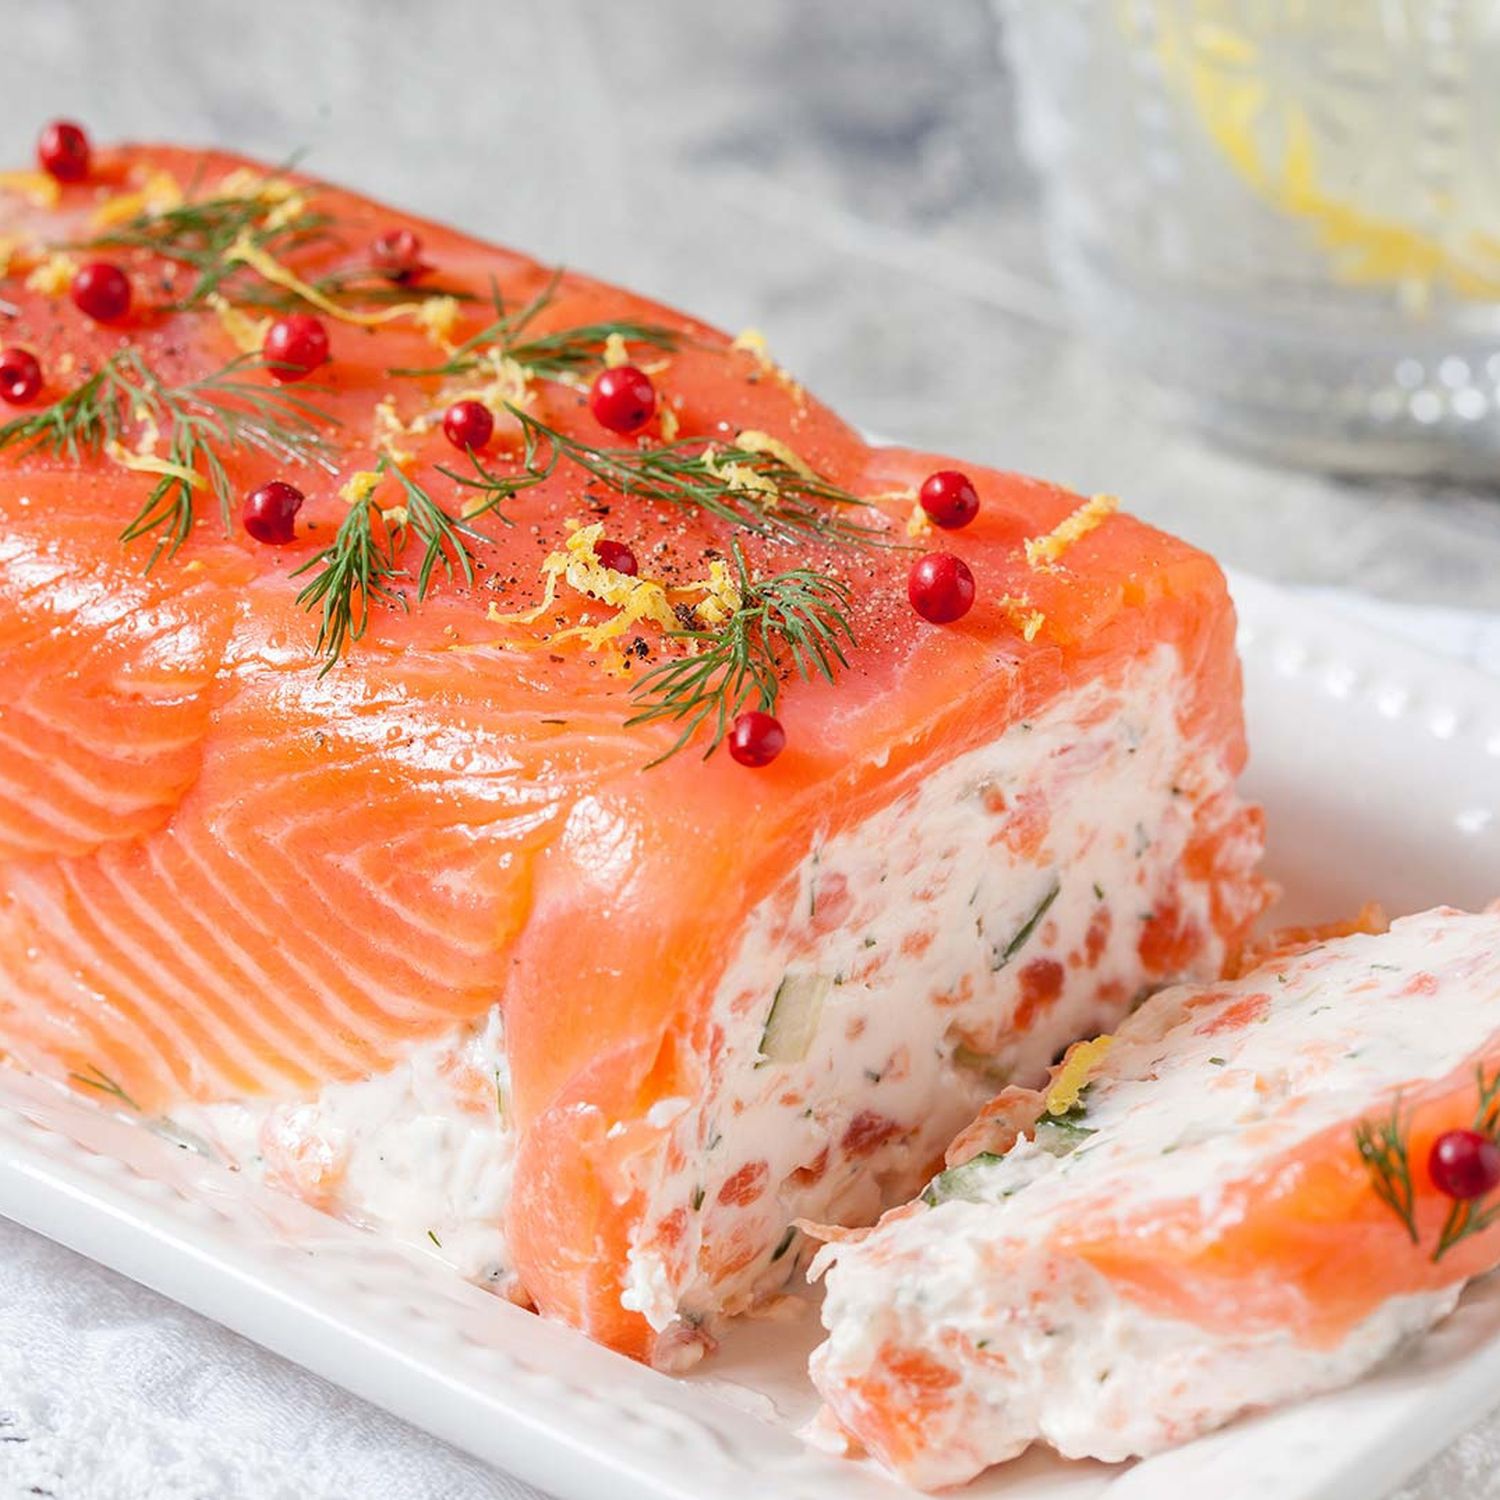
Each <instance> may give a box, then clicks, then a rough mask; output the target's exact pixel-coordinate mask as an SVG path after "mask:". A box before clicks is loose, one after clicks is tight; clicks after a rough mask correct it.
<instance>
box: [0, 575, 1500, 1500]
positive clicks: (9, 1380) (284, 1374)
mask: <svg viewBox="0 0 1500 1500" xmlns="http://www.w3.org/2000/svg"><path fill="white" fill-rule="evenodd" d="M1320 597H1321V598H1322V599H1323V602H1325V603H1335V604H1337V605H1338V606H1339V607H1341V608H1345V609H1347V610H1348V611H1349V612H1351V613H1353V614H1356V615H1358V616H1359V617H1360V618H1362V619H1364V620H1366V621H1368V622H1369V623H1371V624H1375V625H1378V626H1382V627H1384V628H1386V629H1388V630H1392V631H1394V632H1396V633H1399V634H1401V635H1405V636H1408V637H1410V638H1412V639H1414V640H1417V641H1419V642H1421V643H1423V644H1425V645H1428V646H1431V647H1436V648H1438V649H1441V650H1444V651H1447V652H1448V653H1450V654H1452V655H1456V656H1462V657H1463V658H1465V659H1467V660H1468V661H1470V662H1472V663H1473V664H1475V665H1478V666H1482V667H1486V668H1488V669H1489V670H1491V671H1494V672H1496V673H1497V674H1500V617H1480V616H1475V615H1468V614H1460V613H1458V612H1455V611H1450V610H1443V609H1425V608H1424V609H1416V608H1407V607H1404V606H1401V607H1398V606H1392V605H1384V604H1380V603H1376V602H1373V601H1369V600H1355V599H1349V598H1347V597H1346V596H1337V595H1326V594H1325V595H1322V596H1320ZM1458 1494H1461V1495H1463V1496H1464V1497H1465V1500H1500V1417H1496V1418H1491V1419H1490V1420H1489V1421H1488V1422H1487V1423H1485V1424H1483V1425H1482V1426H1481V1427H1480V1428H1478V1429H1476V1430H1475V1431H1474V1432H1472V1433H1470V1434H1469V1435H1468V1436H1466V1437H1465V1438H1463V1439H1462V1440H1460V1441H1459V1442H1458V1443H1456V1444H1455V1445H1454V1446H1453V1447H1452V1448H1451V1449H1450V1450H1449V1451H1448V1452H1447V1453H1445V1454H1443V1455H1442V1456H1441V1457H1440V1458H1439V1459H1437V1460H1436V1461H1435V1462H1434V1463H1432V1464H1431V1465H1430V1466H1429V1467H1428V1468H1427V1469H1426V1470H1425V1471H1424V1473H1423V1474H1422V1475H1420V1476H1419V1477H1418V1479H1417V1480H1416V1481H1415V1482H1414V1483H1412V1484H1411V1485H1409V1486H1407V1487H1406V1488H1405V1489H1403V1490H1402V1491H1401V1492H1400V1495H1399V1497H1394V1500H1441V1497H1447V1496H1449V1495H1458ZM31 1496H42V1497H49V1496H50V1497H54V1500H536V1497H537V1492H536V1491H534V1490H532V1489H530V1488H528V1487H527V1486H525V1485H522V1484H520V1483H518V1482H517V1481H515V1480H513V1479H508V1478H506V1477H505V1476H503V1475H499V1474H496V1473H494V1472H493V1471H492V1470H490V1469H488V1468H486V1467H485V1466H484V1465H482V1464H480V1463H478V1462H476V1461H475V1460H473V1459H470V1458H468V1457H466V1456H465V1455H463V1454H461V1453H459V1452H457V1451H456V1450H454V1449H452V1448H450V1447H448V1446H446V1445H445V1444H443V1443H440V1442H438V1441H436V1440H435V1439H433V1438H429V1437H427V1436H425V1435H424V1434H422V1433H420V1432H418V1431H416V1430H415V1429H414V1428H411V1427H409V1426H407V1425H406V1424H405V1423H404V1422H400V1421H397V1420H396V1419H395V1418H394V1417H390V1416H387V1415H386V1414H385V1413H384V1412H381V1411H378V1410H376V1409H375V1408H374V1407H372V1406H369V1405H367V1404H366V1403H365V1402H363V1401H360V1400H357V1399H356V1398H355V1397H353V1396H350V1395H347V1394H345V1393H344V1392H342V1391H340V1390H338V1389H337V1388H335V1387H333V1386H331V1385H329V1384H327V1383H326V1382H325V1381H323V1380H320V1379H318V1378H317V1377H316V1376H313V1375H309V1374H308V1373H306V1372H305V1371H303V1370H299V1369H297V1368H296V1367H294V1366H292V1365H290V1364H288V1363H287V1362H286V1361H285V1360H282V1359H279V1358H277V1357H276V1356H274V1355H271V1354H267V1353H265V1352H264V1351H263V1350H261V1349H259V1348H257V1347H256V1346H255V1345H253V1344H251V1343H249V1342H248V1341H247V1340H245V1339H242V1338H240V1337H238V1336H237V1335H235V1334H232V1333H229V1332H228V1331H226V1330H225V1329H222V1328H219V1327H217V1326H216V1325H214V1324H212V1323H210V1322H208V1321H207V1320H205V1319H203V1318H200V1317H198V1316H197V1315H196V1314H193V1313H190V1312H188V1311H186V1310H185V1309H183V1308H181V1307H178V1306H176V1305H175V1304H173V1303H171V1302H168V1301H167V1300H165V1299H164V1298H162V1297H159V1296H157V1295H156V1294H155V1293H154V1292H149V1291H147V1290H145V1289H144V1288H143V1287H139V1286H136V1285H134V1284H133V1283H131V1282H128V1281H126V1280H124V1279H123V1278H122V1277H119V1276H116V1275H115V1274H113V1273H112V1272H110V1271H106V1270H104V1269H103V1268H102V1267H99V1266H96V1265H93V1264H91V1263H90V1262H88V1261H86V1260H83V1259H81V1258H80V1257H79V1256H77V1255H74V1254H73V1253H72V1252H71V1251H68V1250H64V1249H63V1248H62V1247H61V1246H58V1245H54V1244H51V1243H50V1242H48V1241H47V1240H44V1239H42V1238H40V1237H39V1236H37V1235H34V1234H31V1233H29V1232H28V1231H26V1230H23V1229H20V1228H18V1227H17V1226H15V1225H13V1224H8V1223H6V1222H4V1221H3V1220H0V1500H12V1497H14V1500H22V1497H31ZM601 1500H603V1497H601Z"/></svg>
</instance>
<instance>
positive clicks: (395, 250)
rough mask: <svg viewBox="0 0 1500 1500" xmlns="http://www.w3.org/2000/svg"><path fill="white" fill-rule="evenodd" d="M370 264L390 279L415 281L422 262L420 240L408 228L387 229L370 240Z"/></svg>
mask: <svg viewBox="0 0 1500 1500" xmlns="http://www.w3.org/2000/svg"><path fill="white" fill-rule="evenodd" d="M370 264H371V265H372V266H374V267H375V269H376V270H377V271H379V272H380V274H381V275H382V276H387V277H389V278H390V279H391V280H392V281H415V280H416V279H417V277H419V276H420V275H421V274H422V272H423V271H425V270H427V269H428V267H426V266H424V265H423V264H422V241H421V240H420V239H419V238H418V237H417V236H416V235H415V234H413V233H412V231H411V230H410V229H389V230H387V231H386V232H385V233H384V234H383V235H381V236H380V237H379V238H378V239H375V240H372V241H371V242H370Z"/></svg>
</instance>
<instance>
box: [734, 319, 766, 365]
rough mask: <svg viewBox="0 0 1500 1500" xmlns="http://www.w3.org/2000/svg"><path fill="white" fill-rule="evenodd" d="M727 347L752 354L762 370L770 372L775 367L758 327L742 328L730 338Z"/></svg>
mask: <svg viewBox="0 0 1500 1500" xmlns="http://www.w3.org/2000/svg"><path fill="white" fill-rule="evenodd" d="M729 347H730V348H731V349H738V350H740V351H742V352H743V353H745V354H753V355H754V356H755V360H756V363H757V364H759V365H760V367H761V369H762V370H765V371H767V372H770V371H771V370H774V369H775V368H776V364H775V361H773V360H772V358H771V353H770V350H769V349H768V348H767V347H766V336H765V334H763V333H762V332H761V331H760V329H758V328H742V329H741V330H740V331H739V332H738V333H737V334H735V336H734V337H733V339H731V340H730V342H729Z"/></svg>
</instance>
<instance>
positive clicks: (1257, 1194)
mask: <svg viewBox="0 0 1500 1500" xmlns="http://www.w3.org/2000/svg"><path fill="white" fill-rule="evenodd" d="M1357 925H1359V926H1364V925H1370V926H1374V925H1378V923H1377V922H1375V921H1373V920H1371V919H1369V918H1366V919H1364V920H1362V922H1361V923H1360V924H1357ZM1497 1132H1500V906H1496V907H1492V908H1491V909H1490V910H1489V911H1487V912H1483V913H1478V914H1471V913H1466V912H1460V911H1455V910H1453V909H1451V908H1440V909H1437V910H1434V911H1430V912H1426V913H1423V914H1422V915H1420V916H1414V917H1407V918H1404V919H1402V920H1400V921H1397V922H1396V923H1394V925H1393V926H1392V927H1391V929H1390V931H1389V932H1387V933H1378V932H1377V933H1369V932H1358V931H1356V932H1355V933H1354V934H1352V935H1349V936H1342V937H1333V938H1328V939H1324V940H1318V939H1317V938H1316V937H1315V936H1310V937H1304V938H1303V939H1302V940H1300V941H1294V942H1292V943H1291V944H1289V945H1285V944H1284V945H1279V946H1278V947H1277V948H1275V949H1273V951H1271V952H1270V953H1268V954H1267V955H1266V957H1265V958H1264V959H1263V960H1262V961H1261V962H1260V963H1259V964H1257V965H1256V966H1255V967H1253V968H1251V969H1250V970H1249V971H1248V972H1247V973H1245V974H1243V975H1242V976H1241V977H1240V978H1238V979H1236V980H1234V981H1231V982H1225V983H1220V984H1215V985H1210V986H1208V987H1206V988H1199V987H1193V986H1181V987H1175V988H1172V989H1169V990H1165V991H1163V992H1161V993H1159V994H1157V995H1156V996H1155V997H1153V998H1152V999H1150V1000H1148V1001H1147V1002H1146V1004H1145V1005H1144V1006H1142V1007H1141V1009H1140V1010H1139V1011H1137V1012H1136V1013H1135V1014H1134V1015H1133V1016H1131V1017H1130V1018H1129V1019H1128V1020H1127V1021H1126V1022H1125V1023H1124V1024H1123V1025H1122V1026H1121V1027H1120V1028H1119V1030H1118V1031H1116V1032H1115V1033H1114V1034H1113V1036H1104V1037H1101V1038H1098V1039H1096V1040H1093V1041H1086V1042H1080V1043H1078V1044H1076V1045H1075V1046H1074V1047H1073V1048H1071V1049H1070V1050H1069V1052H1068V1054H1067V1056H1066V1057H1065V1058H1064V1060H1063V1061H1062V1063H1061V1064H1060V1065H1059V1066H1058V1068H1057V1069H1056V1070H1055V1071H1054V1073H1053V1075H1052V1081H1051V1085H1050V1087H1049V1088H1048V1089H1047V1090H1046V1091H1032V1090H1025V1089H1015V1088H1012V1089H1007V1090H1006V1091H1005V1092H1003V1093H1002V1094H1000V1095H999V1096H998V1097H997V1098H996V1099H995V1100H994V1101H993V1102H992V1103H991V1104H990V1105H989V1106H987V1107H986V1109H985V1111H984V1112H983V1113H982V1114H981V1115H980V1117H979V1119H978V1120H977V1121H976V1123H975V1124H974V1125H973V1126H972V1127H971V1128H970V1129H969V1130H968V1131H966V1132H964V1134H963V1135H962V1136H961V1137H960V1138H959V1140H957V1141H956V1142H955V1144H954V1147H953V1149H952V1150H951V1151H950V1153H949V1157H948V1162H949V1165H948V1168H947V1170H945V1171H944V1172H942V1173H941V1174H940V1175H938V1176H937V1177H935V1178H934V1179H933V1181H932V1182H931V1183H930V1184H929V1185H928V1187H927V1189H926V1190H925V1191H924V1192H923V1194H922V1195H921V1197H920V1198H918V1199H916V1200H915V1201H914V1202H912V1203H910V1204H907V1205H906V1206H905V1207H903V1208H899V1209H895V1210H893V1211H892V1212H891V1213H890V1214H888V1215H887V1216H886V1217H885V1218H884V1219H883V1220H882V1222H881V1224H880V1225H879V1227H877V1228H876V1229H874V1230H873V1231H868V1232H866V1233H865V1234H864V1235H863V1236H862V1237H861V1235H860V1234H859V1233H858V1232H855V1233H854V1234H852V1235H850V1236H849V1237H847V1238H843V1242H841V1243H833V1244H829V1245H828V1246H826V1247H825V1248H824V1250H823V1251H822V1252H821V1255H820V1259H819V1261H818V1262H817V1263H816V1270H818V1271H822V1270H827V1272H828V1276H827V1280H828V1296H827V1300H826V1302H825V1304H824V1313H823V1316H824V1321H825V1323H826V1325H827V1327H828V1331H829V1336H828V1339H827V1341H826V1342H825V1343H824V1344H823V1345H822V1346H821V1347H820V1348H819V1349H818V1350H817V1351H816V1352H815V1353H814V1355H813V1358H812V1373H813V1379H814V1380H815V1382H816V1383H817V1385H818V1387H819V1389H820V1390H821V1392H822V1393H823V1396H824V1397H825V1399H826V1401H827V1403H828V1412H829V1413H830V1414H831V1418H832V1420H833V1421H834V1422H835V1423H836V1424H837V1425H838V1426H839V1427H841V1428H842V1429H843V1430H844V1431H845V1432H846V1433H849V1434H852V1435H853V1436H854V1437H855V1438H857V1439H858V1441H859V1442H860V1443H862V1444H863V1445H864V1446H865V1447H867V1448H868V1449H869V1450H870V1451H871V1452H872V1453H874V1454H875V1456H876V1457H878V1458H879V1459H880V1460H881V1461H882V1462H883V1463H885V1464H886V1465H888V1466H889V1467H890V1468H891V1469H893V1470H895V1471H896V1472H897V1473H898V1474H900V1475H901V1476H902V1477H903V1478H905V1479H906V1480H907V1481H908V1482H910V1483H912V1484H915V1485H918V1486H920V1487H922V1488H924V1489H933V1488H938V1487H941V1486H945V1485H952V1484H959V1483H962V1482H963V1481H965V1480H967V1479H969V1478H972V1477H973V1476H974V1475H975V1474H977V1473H979V1472H980V1471H981V1470H982V1469H984V1468H985V1467H987V1466H988V1465H990V1464H994V1463H998V1462H1000V1461H1002V1460H1004V1459H1007V1458H1011V1457H1014V1456H1015V1455H1016V1454H1018V1453H1020V1452H1021V1451H1022V1450H1023V1449H1024V1448H1026V1447H1027V1446H1028V1445H1029V1444H1031V1443H1033V1442H1043V1443H1047V1444H1049V1445H1050V1446H1052V1447H1053V1448H1055V1449H1057V1451H1058V1452H1060V1453H1062V1454H1064V1455H1065V1456H1067V1457H1071V1458H1081V1457H1094V1458H1103V1459H1123V1458H1128V1457H1131V1456H1134V1455H1142V1454H1150V1453H1153V1452H1156V1451H1157V1450H1159V1449H1162V1448H1164V1447H1167V1446H1169V1445H1172V1444H1175V1443H1180V1442H1183V1441H1185V1440H1186V1439H1188V1438H1191V1437H1194V1436H1196V1435H1198V1434H1200V1433H1202V1432H1205V1431H1207V1430H1208V1429H1210V1428H1212V1427H1215V1426H1217V1425H1218V1424H1220V1423H1222V1422H1226V1421H1228V1420H1229V1419H1230V1418H1231V1417H1234V1416H1235V1415H1237V1414H1238V1413H1240V1412H1242V1411H1245V1410H1248V1409H1251V1408H1255V1407H1263V1406H1267V1405H1270V1404H1273V1403H1277V1402H1282V1401H1288V1400H1292V1399H1295V1398H1297V1397H1300V1396H1305V1395H1308V1394H1310V1393H1312V1392H1315V1391H1320V1390H1327V1389H1329V1388H1331V1387H1334V1386H1338V1385H1342V1384H1345V1383H1347V1382H1349V1381H1352V1380H1354V1379H1355V1378H1356V1377H1358V1376H1359V1375H1360V1374H1362V1373H1363V1372H1364V1371H1365V1370H1367V1369H1369V1368H1370V1367H1371V1366H1372V1365H1374V1364H1375V1363H1376V1362H1378V1361H1379V1360H1380V1359H1382V1358H1383V1357H1384V1356H1385V1355H1386V1354H1387V1353H1389V1352H1390V1351H1391V1350H1392V1349H1393V1348H1395V1347H1396V1346H1397V1345H1398V1344H1399V1343H1400V1342H1401V1341H1402V1340H1403V1339H1405V1338H1407V1337H1409V1336H1411V1335H1412V1334H1414V1333H1417V1332H1420V1331H1422V1330H1424V1329H1426V1328H1428V1327H1430V1326H1431V1325H1432V1324H1433V1323H1435V1322H1436V1321H1437V1320H1438V1319H1440V1318H1442V1317H1443V1316H1445V1315H1446V1314H1447V1313H1448V1312H1449V1311H1450V1310H1451V1309H1452V1307H1453V1305H1454V1303H1455V1302H1456V1301H1457V1299H1458V1295H1459V1293H1460V1291H1461V1290H1462V1289H1463V1286H1464V1284H1465V1282H1466V1281H1468V1280H1469V1279H1470V1278H1471V1277H1474V1276H1477V1275H1480V1274H1481V1273H1483V1272H1485V1271H1488V1270H1491V1269H1492V1268H1493V1267H1494V1266H1495V1265H1496V1264H1497V1263H1500V1147H1497V1145H1496V1143H1495V1140H1496V1136H1497ZM841 1238H842V1237H841Z"/></svg>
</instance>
